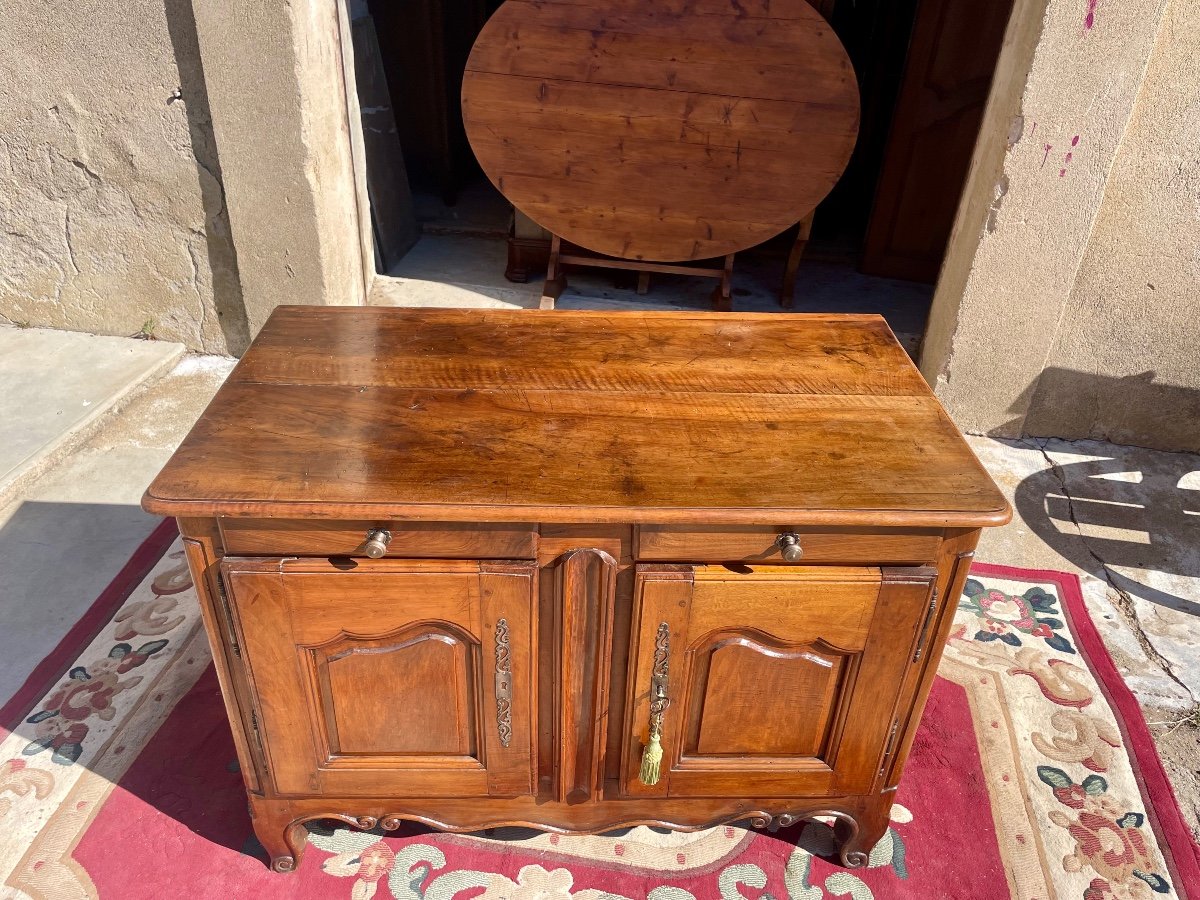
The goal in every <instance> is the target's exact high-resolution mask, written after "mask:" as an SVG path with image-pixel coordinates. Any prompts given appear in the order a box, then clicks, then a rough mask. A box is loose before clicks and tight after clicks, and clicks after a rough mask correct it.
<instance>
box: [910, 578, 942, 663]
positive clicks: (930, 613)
mask: <svg viewBox="0 0 1200 900" xmlns="http://www.w3.org/2000/svg"><path fill="white" fill-rule="evenodd" d="M937 608H938V593H937V588H936V587H934V589H933V593H932V594H931V595H930V597H929V609H928V610H926V611H925V623H924V624H923V625H922V626H921V636H920V637H918V638H917V649H916V650H914V651H913V658H912V661H913V662H920V661H921V656H922V654H924V652H925V643H926V641H928V640H929V629H931V628H932V627H933V617H934V614H935V613H936V612H937Z"/></svg>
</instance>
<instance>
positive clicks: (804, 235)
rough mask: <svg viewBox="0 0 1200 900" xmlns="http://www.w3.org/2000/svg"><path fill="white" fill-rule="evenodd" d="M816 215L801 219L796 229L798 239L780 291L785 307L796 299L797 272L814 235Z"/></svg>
mask: <svg viewBox="0 0 1200 900" xmlns="http://www.w3.org/2000/svg"><path fill="white" fill-rule="evenodd" d="M814 215H815V213H809V214H808V215H807V216H805V217H804V218H803V219H801V220H800V227H799V228H798V229H797V230H796V240H795V241H793V242H792V250H791V252H790V253H789V254H788V259H787V266H786V267H785V268H784V270H783V286H782V287H781V288H780V291H779V305H780V306H782V307H783V308H784V309H791V308H792V303H793V302H794V301H795V295H796V273H797V271H798V270H799V268H800V260H801V258H803V256H804V249H805V248H806V247H807V246H808V239H809V238H810V237H811V236H812V226H813V217H814Z"/></svg>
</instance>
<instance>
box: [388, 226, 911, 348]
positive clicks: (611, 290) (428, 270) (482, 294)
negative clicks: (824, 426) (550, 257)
mask: <svg viewBox="0 0 1200 900" xmlns="http://www.w3.org/2000/svg"><path fill="white" fill-rule="evenodd" d="M506 257H507V244H506V243H505V241H504V239H503V238H498V237H494V236H492V237H489V236H487V235H479V234H464V233H439V234H425V235H423V236H422V237H421V239H420V240H419V241H418V242H417V244H416V246H414V247H413V248H412V249H411V250H410V251H409V252H408V254H407V255H406V256H405V257H404V258H403V259H402V260H400V262H399V263H398V264H397V265H396V266H395V267H394V268H393V269H392V271H391V273H390V275H391V276H392V277H391V278H387V279H381V286H382V290H381V291H380V292H379V293H380V294H382V295H383V297H384V298H385V299H384V301H383V303H384V304H385V305H391V306H473V307H510V308H522V309H536V308H537V306H538V301H539V300H540V299H541V292H542V284H543V282H544V279H543V278H542V277H540V276H539V277H534V278H531V279H530V280H529V282H528V283H527V284H514V283H512V282H511V281H506V280H505V279H504V266H505V260H506ZM783 263H784V261H783V259H781V258H775V257H772V256H769V255H765V254H742V255H740V256H738V258H737V261H736V264H735V266H734V272H733V308H734V309H735V310H737V311H739V312H780V311H781V310H780V306H779V284H780V281H781V280H782V278H783ZM714 284H715V282H714V281H713V280H712V279H708V278H690V277H687V276H682V275H654V276H652V277H651V280H650V290H649V292H648V293H647V294H645V295H644V296H639V295H638V294H637V292H636V291H635V290H634V287H635V276H633V275H632V274H631V273H627V272H614V271H613V270H606V269H577V270H574V271H572V272H570V273H569V274H568V288H567V291H566V292H565V293H564V294H563V296H562V297H560V298H559V300H558V303H557V306H558V308H559V309H651V310H653V309H659V310H678V309H700V310H710V309H712V302H711V294H712V290H713V286H714ZM932 293H933V291H932V288H930V287H929V286H928V285H923V284H916V283H914V282H911V281H898V280H896V279H892V278H874V277H872V276H869V275H862V274H859V273H858V272H857V271H855V269H854V267H853V266H852V265H850V264H849V263H847V262H838V261H836V260H833V259H828V258H827V259H824V260H821V259H817V260H808V259H806V260H805V261H804V262H803V263H802V264H801V266H800V271H799V274H798V277H797V287H796V295H795V305H794V307H793V310H794V311H795V312H829V313H863V312H878V313H882V314H883V315H884V316H885V317H886V318H887V320H888V324H889V325H891V327H892V330H893V331H894V332H896V336H897V337H898V338H899V339H900V342H901V343H902V344H904V346H905V348H906V349H907V350H908V351H909V352H910V353H915V352H916V348H917V345H918V343H919V342H920V340H921V333H922V331H923V330H924V328H925V319H926V317H927V316H928V313H929V303H930V299H931V297H932Z"/></svg>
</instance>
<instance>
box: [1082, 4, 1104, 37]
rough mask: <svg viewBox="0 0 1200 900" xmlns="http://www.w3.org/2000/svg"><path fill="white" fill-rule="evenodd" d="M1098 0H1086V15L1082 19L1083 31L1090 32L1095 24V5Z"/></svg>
mask: <svg viewBox="0 0 1200 900" xmlns="http://www.w3.org/2000/svg"><path fill="white" fill-rule="evenodd" d="M1099 2H1100V0H1088V4H1087V15H1086V16H1085V17H1084V19H1083V30H1084V31H1091V30H1092V27H1093V26H1094V25H1095V24H1096V5H1097V4H1098V3H1099Z"/></svg>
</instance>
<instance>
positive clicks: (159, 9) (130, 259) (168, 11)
mask: <svg viewBox="0 0 1200 900" xmlns="http://www.w3.org/2000/svg"><path fill="white" fill-rule="evenodd" d="M0 22H2V23H3V25H2V26H0V27H2V29H3V33H4V38H3V40H2V41H0V56H2V58H0V71H3V73H4V78H3V79H0V316H2V317H3V319H6V320H9V321H12V322H17V323H29V324H31V325H44V326H51V327H58V328H70V329H74V330H80V331H93V332H99V333H102V334H118V335H121V334H124V335H128V334H133V333H135V332H138V331H140V330H142V329H143V327H144V326H145V327H147V328H150V329H152V331H153V333H154V334H155V335H156V336H158V337H162V338H168V339H171V340H178V341H182V342H183V343H185V344H187V345H188V346H189V347H192V348H194V349H197V350H205V351H207V352H212V353H221V352H227V351H230V352H238V351H240V350H241V349H242V348H243V347H244V346H245V343H246V337H247V336H246V323H245V318H244V312H243V310H242V303H241V296H240V287H239V279H238V273H237V264H236V257H235V255H234V250H233V244H232V241H231V239H230V233H229V226H228V222H227V220H226V211H225V201H224V194H223V188H222V185H221V182H220V178H219V167H218V166H217V164H216V154H215V148H214V146H213V144H212V140H211V131H210V130H209V129H208V127H207V115H208V112H207V104H206V102H205V98H204V96H203V80H202V78H200V79H198V78H197V77H196V73H197V72H198V69H199V53H198V50H197V47H196V40H195V28H194V26H193V25H191V8H190V3H189V2H188V0H166V3H165V6H164V2H163V0H120V2H115V0H76V2H72V3H54V4H44V3H29V2H22V0H0ZM197 86H198V88H199V93H198V94H194V93H192V89H193V88H196V87H197ZM181 87H183V88H184V90H183V91H182V92H181V91H180V88H181Z"/></svg>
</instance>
